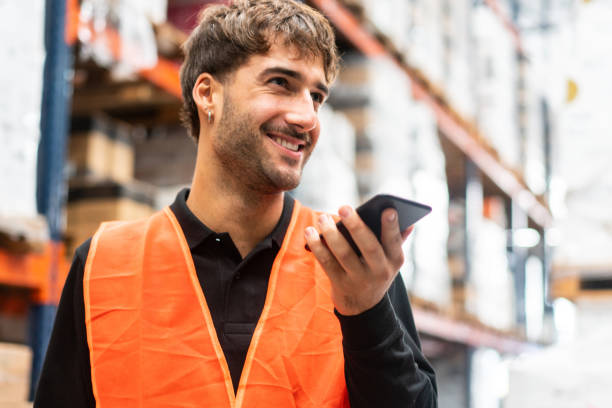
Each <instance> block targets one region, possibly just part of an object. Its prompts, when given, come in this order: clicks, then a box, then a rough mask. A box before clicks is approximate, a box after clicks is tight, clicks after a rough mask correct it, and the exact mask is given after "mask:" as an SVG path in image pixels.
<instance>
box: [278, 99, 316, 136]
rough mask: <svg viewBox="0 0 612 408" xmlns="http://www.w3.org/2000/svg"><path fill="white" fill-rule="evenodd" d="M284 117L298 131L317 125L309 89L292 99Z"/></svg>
mask: <svg viewBox="0 0 612 408" xmlns="http://www.w3.org/2000/svg"><path fill="white" fill-rule="evenodd" d="M285 117H286V120H287V122H288V123H289V124H290V125H293V126H295V127H296V128H297V130H298V131H300V132H310V131H311V130H313V129H314V128H316V127H317V125H318V123H319V119H318V117H317V111H316V110H315V105H314V102H313V100H312V95H311V94H310V92H309V91H305V92H303V93H301V94H300V95H299V96H298V97H296V98H295V99H294V100H293V101H292V104H291V107H290V108H289V110H288V112H287V114H286V116H285Z"/></svg>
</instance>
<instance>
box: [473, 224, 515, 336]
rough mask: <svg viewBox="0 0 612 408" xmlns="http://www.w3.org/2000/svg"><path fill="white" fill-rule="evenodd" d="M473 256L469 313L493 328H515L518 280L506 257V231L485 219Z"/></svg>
mask: <svg viewBox="0 0 612 408" xmlns="http://www.w3.org/2000/svg"><path fill="white" fill-rule="evenodd" d="M475 237H476V238H475V242H474V246H473V248H472V252H471V254H469V256H470V258H471V260H472V268H471V270H470V276H469V281H468V294H469V295H468V296H467V299H466V310H467V311H468V312H470V313H472V314H473V315H475V316H477V317H478V319H479V320H480V321H481V322H483V323H484V324H487V325H489V326H491V327H496V328H498V329H502V330H508V329H512V328H513V327H514V326H515V323H516V319H515V314H514V313H515V312H514V311H515V307H514V305H515V299H514V279H513V277H512V273H511V272H510V269H509V267H508V257H507V255H506V240H507V237H506V231H505V229H503V228H502V227H500V226H499V225H497V224H496V223H495V222H493V221H490V220H488V219H483V220H482V222H481V223H480V224H479V226H478V231H477V233H476V234H475Z"/></svg>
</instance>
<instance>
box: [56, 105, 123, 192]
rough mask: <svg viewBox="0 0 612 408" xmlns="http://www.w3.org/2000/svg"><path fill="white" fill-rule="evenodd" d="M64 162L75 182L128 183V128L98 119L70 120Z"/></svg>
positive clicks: (105, 119)
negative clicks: (65, 160)
mask: <svg viewBox="0 0 612 408" xmlns="http://www.w3.org/2000/svg"><path fill="white" fill-rule="evenodd" d="M68 162H69V165H70V166H71V167H72V168H73V173H74V176H76V177H78V178H86V179H90V180H113V181H116V182H118V183H125V182H128V181H130V180H132V178H133V176H134V150H133V148H132V143H131V141H130V134H129V128H128V127H127V126H126V125H121V124H118V123H116V122H113V121H112V120H111V119H108V118H104V117H102V116H97V117H85V118H74V119H73V120H72V128H71V136H70V149H69V153H68Z"/></svg>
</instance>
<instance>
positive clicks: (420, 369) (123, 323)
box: [34, 0, 437, 408]
mask: <svg viewBox="0 0 612 408" xmlns="http://www.w3.org/2000/svg"><path fill="white" fill-rule="evenodd" d="M185 54H186V58H185V62H184V64H183V66H182V69H181V84H182V88H183V97H184V108H185V109H184V122H185V123H186V125H187V127H188V129H189V132H190V134H191V136H192V137H193V138H194V139H195V140H196V142H197V160H196V167H195V171H194V177H193V182H192V185H191V188H190V189H185V190H183V191H181V192H180V193H179V194H178V196H177V197H176V200H175V201H174V203H173V204H172V205H171V206H169V207H167V208H165V209H164V210H162V211H160V212H158V213H156V214H155V215H153V216H152V217H150V218H149V219H145V220H140V221H134V222H112V223H105V224H103V225H102V226H101V227H100V228H99V230H98V231H97V232H96V234H95V235H94V236H93V238H92V239H90V240H88V241H87V242H85V243H84V244H83V245H82V246H81V247H79V248H78V249H77V251H76V254H75V258H74V262H73V265H72V268H71V271H70V275H69V277H68V279H67V282H66V285H65V288H64V292H63V294H62V299H61V301H60V306H59V309H58V314H57V318H56V322H55V327H54V331H53V334H52V338H51V341H50V344H49V349H48V352H47V357H46V360H45V365H44V368H43V372H42V375H41V379H40V382H39V386H38V391H37V395H36V401H35V404H34V405H35V406H36V407H179V406H180V407H196V406H202V407H221V408H226V407H227V408H229V407H236V408H238V407H245V408H247V407H299V408H303V407H309V408H320V407H329V408H332V407H349V406H350V407H352V408H358V407H364V408H365V407H368V408H372V407H428V408H430V407H436V406H437V402H436V382H435V376H434V373H433V370H432V368H431V366H430V365H429V363H428V362H427V360H426V359H425V358H424V357H423V355H422V352H421V350H420V345H419V339H418V336H417V333H416V329H415V326H414V321H413V318H412V312H411V310H410V304H409V302H408V298H407V295H406V290H405V287H404V284H403V282H402V280H401V277H400V276H399V275H398V273H397V271H398V270H399V268H400V266H401V265H402V262H403V256H402V250H401V245H402V242H403V241H404V239H405V238H406V236H407V235H408V233H409V231H399V228H398V223H397V215H396V214H395V212H394V210H386V211H385V212H384V213H383V214H382V243H379V242H378V240H377V239H376V237H374V235H373V234H372V233H371V231H370V230H369V229H368V228H367V226H365V225H364V224H363V222H362V221H361V219H360V218H359V217H358V216H357V214H356V213H355V211H354V210H353V209H352V208H351V207H348V206H344V207H342V208H340V210H339V217H340V218H341V219H342V220H343V222H344V224H345V225H346V227H347V229H348V230H349V232H350V233H351V235H352V237H353V238H354V240H355V242H356V243H357V245H358V246H359V248H360V250H361V252H362V253H363V256H362V257H358V256H357V254H356V253H355V252H354V251H353V250H352V249H351V247H350V246H349V244H348V243H347V241H346V240H345V239H344V237H342V235H341V234H340V233H339V232H338V230H337V229H336V227H335V224H334V219H332V217H331V216H330V215H327V214H321V213H318V212H315V211H313V210H311V209H308V208H306V207H304V206H302V205H301V204H300V203H299V202H298V201H295V200H294V199H293V198H292V197H291V196H290V195H288V194H286V191H287V190H291V189H293V188H295V187H296V186H297V185H298V183H299V182H300V178H301V174H302V169H303V167H304V165H305V164H306V162H307V160H308V157H309V156H310V154H311V153H312V151H313V149H314V148H315V145H316V143H317V140H318V138H319V130H320V129H319V121H318V118H317V112H318V110H319V108H320V106H321V105H322V104H323V103H324V101H325V99H326V97H327V95H328V92H329V90H328V89H329V86H330V84H331V83H332V82H333V80H334V78H335V75H336V73H337V65H338V56H337V52H336V48H335V40H334V35H333V31H332V29H331V27H330V26H329V23H328V22H327V21H326V20H325V18H323V17H322V16H321V15H320V14H319V13H317V12H316V11H314V10H312V9H310V8H309V7H307V6H305V5H303V4H301V3H298V2H294V1H291V0H264V1H253V0H251V1H236V2H234V4H233V5H230V6H211V7H208V8H206V9H205V10H204V12H203V13H202V15H201V22H200V24H199V26H198V27H197V28H196V29H195V30H194V32H193V33H192V35H191V36H190V38H189V40H188V41H187V43H186V45H185ZM322 237H323V238H324V239H323V238H322ZM306 245H308V246H309V248H310V249H311V251H312V252H310V251H307V250H306V249H305V246H306Z"/></svg>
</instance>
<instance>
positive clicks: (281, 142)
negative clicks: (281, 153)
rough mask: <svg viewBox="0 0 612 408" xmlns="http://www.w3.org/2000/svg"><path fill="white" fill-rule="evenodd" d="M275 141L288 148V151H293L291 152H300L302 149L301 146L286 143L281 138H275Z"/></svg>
mask: <svg viewBox="0 0 612 408" xmlns="http://www.w3.org/2000/svg"><path fill="white" fill-rule="evenodd" d="M274 141H275V142H276V143H278V144H279V145H281V146H283V147H286V148H287V149H289V150H291V151H294V152H297V151H298V149H299V148H300V146H299V145H296V144H293V143H290V142H288V141H286V140H285V139H281V138H280V137H275V138H274Z"/></svg>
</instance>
